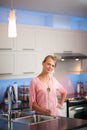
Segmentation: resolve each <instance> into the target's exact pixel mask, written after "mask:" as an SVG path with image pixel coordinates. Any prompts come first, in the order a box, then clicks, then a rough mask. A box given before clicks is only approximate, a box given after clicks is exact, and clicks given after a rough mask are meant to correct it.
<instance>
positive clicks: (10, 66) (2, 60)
mask: <svg viewBox="0 0 87 130" xmlns="http://www.w3.org/2000/svg"><path fill="white" fill-rule="evenodd" d="M13 72H14V54H13V53H12V52H0V75H11V74H13Z"/></svg>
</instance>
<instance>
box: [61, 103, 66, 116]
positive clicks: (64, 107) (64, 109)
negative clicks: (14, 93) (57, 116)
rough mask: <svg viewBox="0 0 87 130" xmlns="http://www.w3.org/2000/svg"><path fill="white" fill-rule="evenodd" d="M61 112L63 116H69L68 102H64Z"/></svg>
mask: <svg viewBox="0 0 87 130" xmlns="http://www.w3.org/2000/svg"><path fill="white" fill-rule="evenodd" d="M61 114H62V116H63V117H67V103H66V102H64V104H63V108H62V109H61Z"/></svg>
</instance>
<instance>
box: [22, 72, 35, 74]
mask: <svg viewBox="0 0 87 130" xmlns="http://www.w3.org/2000/svg"><path fill="white" fill-rule="evenodd" d="M32 73H35V72H23V74H32Z"/></svg>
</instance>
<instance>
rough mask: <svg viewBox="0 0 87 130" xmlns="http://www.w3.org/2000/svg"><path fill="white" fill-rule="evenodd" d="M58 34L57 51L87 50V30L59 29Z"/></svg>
mask: <svg viewBox="0 0 87 130" xmlns="http://www.w3.org/2000/svg"><path fill="white" fill-rule="evenodd" d="M55 36H56V52H60V53H61V52H64V51H65V52H70V51H71V52H74V53H76V52H78V53H82V52H83V53H84V52H86V50H87V45H86V41H87V32H85V31H75V30H67V29H65V30H64V29H60V30H59V29H58V30H56V32H55Z"/></svg>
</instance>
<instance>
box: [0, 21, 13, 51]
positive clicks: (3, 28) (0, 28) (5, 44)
mask: <svg viewBox="0 0 87 130" xmlns="http://www.w3.org/2000/svg"><path fill="white" fill-rule="evenodd" d="M7 26H8V25H7V24H3V23H0V50H12V48H13V39H12V38H8V27H7Z"/></svg>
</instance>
